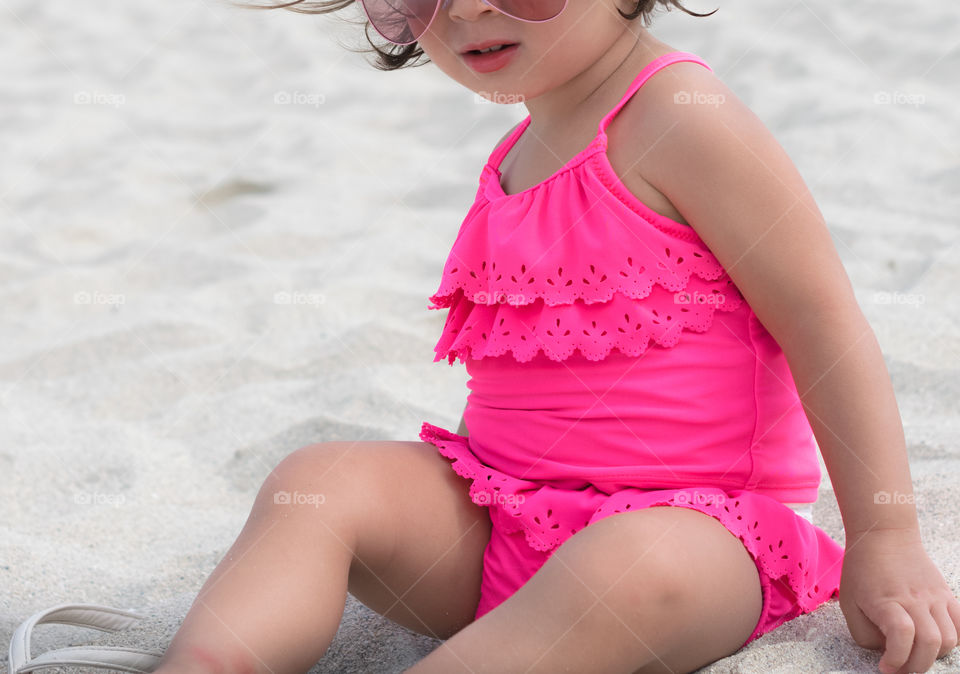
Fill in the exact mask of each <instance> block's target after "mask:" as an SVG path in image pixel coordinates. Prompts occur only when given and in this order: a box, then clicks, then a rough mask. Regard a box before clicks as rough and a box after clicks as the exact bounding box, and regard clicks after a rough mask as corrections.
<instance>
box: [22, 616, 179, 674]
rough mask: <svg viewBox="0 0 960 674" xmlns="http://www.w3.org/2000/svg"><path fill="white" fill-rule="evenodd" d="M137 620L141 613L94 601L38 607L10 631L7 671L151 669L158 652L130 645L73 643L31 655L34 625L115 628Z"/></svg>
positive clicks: (112, 629) (110, 630) (158, 655)
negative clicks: (14, 629) (44, 607)
mask: <svg viewBox="0 0 960 674" xmlns="http://www.w3.org/2000/svg"><path fill="white" fill-rule="evenodd" d="M140 620H142V616H140V615H138V614H136V613H134V612H132V611H125V610H122V609H117V608H112V607H109V606H99V605H97V604H60V605H58V606H52V607H50V608H48V609H44V610H43V611H39V612H38V613H35V614H34V615H32V616H30V617H29V618H28V619H27V620H25V621H24V622H23V623H21V624H20V625H19V626H18V627H17V629H16V631H14V633H13V638H12V639H11V640H10V651H9V665H10V673H11V674H23V673H25V672H34V671H38V670H41V669H49V668H52V667H61V666H64V665H81V666H85V667H95V668H99V669H115V670H118V671H123V672H138V673H139V672H152V671H153V670H154V669H155V668H156V666H157V664H158V663H159V662H160V658H161V656H162V654H161V653H155V652H153V651H141V650H137V649H131V648H116V647H76V646H75V647H70V648H61V649H57V650H54V651H49V652H47V653H44V654H43V655H40V656H38V657H36V658H32V659H31V654H30V643H31V637H32V634H33V628H34V627H35V626H36V625H42V624H61V625H74V626H77V627H90V628H93V629H97V630H100V631H103V632H117V631H119V630H123V629H127V628H129V627H132V626H134V625H136V624H137V623H138V622H140Z"/></svg>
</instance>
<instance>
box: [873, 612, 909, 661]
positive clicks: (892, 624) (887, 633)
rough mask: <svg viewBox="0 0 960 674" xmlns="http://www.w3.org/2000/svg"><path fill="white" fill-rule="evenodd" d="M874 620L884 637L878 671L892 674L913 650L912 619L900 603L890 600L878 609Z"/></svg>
mask: <svg viewBox="0 0 960 674" xmlns="http://www.w3.org/2000/svg"><path fill="white" fill-rule="evenodd" d="M874 622H875V623H876V625H877V627H879V628H880V631H881V632H883V636H884V637H885V638H886V643H885V644H884V648H883V654H882V655H881V656H880V671H881V672H884V674H892V672H896V671H899V669H900V668H901V667H902V666H903V665H904V663H906V661H907V659H908V658H909V657H910V651H911V650H913V635H914V631H915V630H914V625H913V619H912V618H911V617H910V614H909V613H907V610H906V609H905V608H903V607H902V606H901V605H900V604H898V603H896V602H893V601H890V602H887V603H885V604H884V605H883V606H881V607H880V608H879V609H878V611H877V616H876V619H875V620H874Z"/></svg>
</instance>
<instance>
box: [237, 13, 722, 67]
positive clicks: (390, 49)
mask: <svg viewBox="0 0 960 674" xmlns="http://www.w3.org/2000/svg"><path fill="white" fill-rule="evenodd" d="M354 2H356V0H290V1H289V2H285V3H283V4H280V5H247V4H244V3H236V2H234V3H232V4H234V5H235V6H237V7H240V8H241V9H286V10H289V11H291V12H298V13H300V14H329V13H330V12H336V11H339V10H341V9H346V8H347V7H349V6H350V5H352V4H354ZM636 3H637V6H636V8H635V9H634V10H633V11H632V12H630V13H629V14H624V13H623V12H622V11H621V10H620V8H619V7H618V8H617V12H618V13H619V14H620V16H622V17H623V18H624V19H627V20H629V21H633V20H634V19H636V18H637V17H641V21H642V22H643V25H644V26H649V25H650V23H651V17H652V15H653V13H654V11H655V10H656V9H658V8H660V7H663V8H664V9H665V10H666V11H670V10H671V9H672V8H674V7H676V8H677V9H679V10H681V11H683V12H685V13H687V14H689V15H690V16H699V17H705V16H710V15H711V14H713V13H715V12H716V11H717V10H716V9H715V10H713V12H709V13H707V14H697V13H696V12H691V11H690V10H688V9H687V8H686V7H684V6H683V5H682V4H681V0H636ZM361 11H362V10H361ZM341 18H342V17H341ZM371 28H372V26H371V25H370V21H369V20H367V18H366V16H364V20H363V34H364V35H365V36H366V38H367V42H368V43H369V44H370V46H371V47H372V49H350V51H354V52H358V53H361V54H371V53H375V54H376V55H377V60H376V61H375V62H374V63H373V64H372V65H373V67H374V68H376V69H377V70H397V69H398V68H404V67H410V68H413V67H416V66H423V65H426V64H428V63H430V59H429V58H427V56H426V55H425V54H424V53H423V49H421V48H420V45H418V44H417V43H416V42H413V43H411V44H406V45H397V44H393V43H391V42H387V41H386V40H383V38H381V40H383V42H384V44H380V45H378V44H376V43H375V42H374V41H373V40H372V39H371V38H370V29H371ZM374 33H375V34H376V35H379V33H377V32H376V30H374ZM346 48H347V49H349V47H346ZM421 59H422V60H421ZM411 61H412V63H408V62H411Z"/></svg>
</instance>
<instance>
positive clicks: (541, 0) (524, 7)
mask: <svg viewBox="0 0 960 674" xmlns="http://www.w3.org/2000/svg"><path fill="white" fill-rule="evenodd" d="M488 2H489V3H490V4H491V5H493V6H494V7H496V8H497V9H499V10H500V11H501V12H503V13H504V14H506V15H507V16H512V17H513V18H514V19H522V20H523V21H549V20H550V19H554V18H556V17H557V16H559V14H560V12H562V11H563V8H564V7H565V6H566V4H567V0H488Z"/></svg>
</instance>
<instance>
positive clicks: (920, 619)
mask: <svg viewBox="0 0 960 674" xmlns="http://www.w3.org/2000/svg"><path fill="white" fill-rule="evenodd" d="M910 619H911V620H912V621H913V626H914V634H913V649H912V650H911V652H910V658H909V659H908V660H907V666H906V668H905V670H904V671H907V672H925V671H927V670H928V669H930V668H931V667H933V662H934V660H936V659H937V654H938V653H939V652H940V642H941V637H940V627H939V626H938V625H937V621H936V620H934V619H933V616H932V615H931V614H930V607H928V606H923V605H921V606H917V607H915V608H914V610H913V612H912V613H910Z"/></svg>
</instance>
